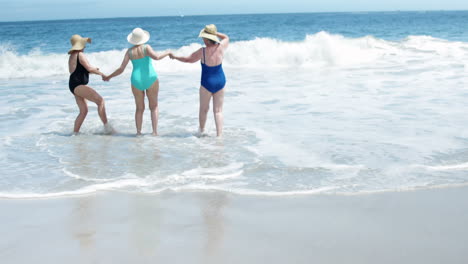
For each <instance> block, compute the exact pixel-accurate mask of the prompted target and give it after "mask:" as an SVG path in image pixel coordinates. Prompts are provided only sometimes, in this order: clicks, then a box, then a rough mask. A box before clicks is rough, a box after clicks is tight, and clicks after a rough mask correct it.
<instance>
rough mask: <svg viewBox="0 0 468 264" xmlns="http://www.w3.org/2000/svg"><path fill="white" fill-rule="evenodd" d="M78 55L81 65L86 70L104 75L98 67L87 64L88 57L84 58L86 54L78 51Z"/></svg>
mask: <svg viewBox="0 0 468 264" xmlns="http://www.w3.org/2000/svg"><path fill="white" fill-rule="evenodd" d="M78 56H80V63H81V65H83V67H84V68H85V69H86V70H87V71H88V72H90V73H94V74H98V75H101V76H102V75H104V74H103V73H102V72H100V71H99V68H97V67H93V66H91V64H89V62H88V59H87V58H86V56H85V55H84V54H83V53H82V52H80V53H78Z"/></svg>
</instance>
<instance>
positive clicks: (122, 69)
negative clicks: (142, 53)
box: [103, 51, 130, 81]
mask: <svg viewBox="0 0 468 264" xmlns="http://www.w3.org/2000/svg"><path fill="white" fill-rule="evenodd" d="M129 61H130V57H129V56H128V51H127V52H126V53H125V56H124V58H123V61H122V64H121V65H120V67H119V68H117V70H115V71H114V72H113V73H112V74H111V75H108V76H107V77H105V78H103V80H104V81H109V80H110V79H111V78H113V77H115V76H119V75H120V74H122V73H123V72H124V71H125V68H126V67H127V64H128V62H129Z"/></svg>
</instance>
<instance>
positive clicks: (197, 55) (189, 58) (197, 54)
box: [169, 48, 202, 63]
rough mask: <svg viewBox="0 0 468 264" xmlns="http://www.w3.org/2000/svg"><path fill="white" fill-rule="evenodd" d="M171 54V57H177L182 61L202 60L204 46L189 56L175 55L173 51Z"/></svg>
mask: <svg viewBox="0 0 468 264" xmlns="http://www.w3.org/2000/svg"><path fill="white" fill-rule="evenodd" d="M169 56H170V57H171V59H176V60H178V61H181V62H188V63H194V62H197V61H199V60H201V57H202V48H200V49H198V50H197V51H195V52H194V53H192V54H190V55H189V56H186V57H182V56H176V55H174V54H172V53H170V54H169Z"/></svg>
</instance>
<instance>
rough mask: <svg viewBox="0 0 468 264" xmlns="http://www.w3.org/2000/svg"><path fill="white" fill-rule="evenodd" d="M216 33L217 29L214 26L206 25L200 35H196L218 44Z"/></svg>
mask: <svg viewBox="0 0 468 264" xmlns="http://www.w3.org/2000/svg"><path fill="white" fill-rule="evenodd" d="M217 33H218V29H217V28H216V26H215V25H213V24H210V25H206V26H205V28H204V29H202V30H201V31H200V35H198V37H199V38H206V39H209V40H212V41H214V42H220V41H219V38H218V36H216V34H217Z"/></svg>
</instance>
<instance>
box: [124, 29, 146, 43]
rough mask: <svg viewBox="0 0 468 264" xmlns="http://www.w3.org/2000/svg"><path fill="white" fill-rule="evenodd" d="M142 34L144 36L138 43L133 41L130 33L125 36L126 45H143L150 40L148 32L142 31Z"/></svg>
mask: <svg viewBox="0 0 468 264" xmlns="http://www.w3.org/2000/svg"><path fill="white" fill-rule="evenodd" d="M143 33H144V34H145V36H144V37H143V38H142V39H141V40H140V41H135V40H134V39H133V34H132V33H130V34H128V36H127V41H128V43H130V44H132V45H141V44H145V43H146V42H148V40H149V39H150V33H149V32H148V31H146V30H143Z"/></svg>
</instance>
